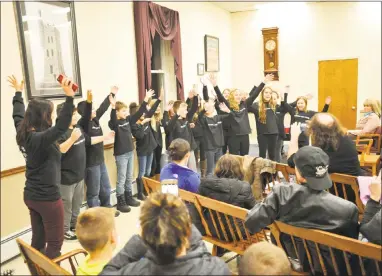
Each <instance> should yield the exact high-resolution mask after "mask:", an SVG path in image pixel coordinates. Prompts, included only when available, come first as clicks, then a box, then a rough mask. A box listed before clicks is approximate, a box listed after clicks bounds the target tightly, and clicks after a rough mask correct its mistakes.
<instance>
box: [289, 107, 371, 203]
mask: <svg viewBox="0 0 382 276" xmlns="http://www.w3.org/2000/svg"><path fill="white" fill-rule="evenodd" d="M298 129H299V127H298V125H293V126H292V130H291V131H292V132H293V133H291V135H292V136H294V137H291V145H290V148H289V152H288V165H289V166H290V167H292V168H294V167H295V166H294V161H293V157H294V152H296V151H297V149H298V148H301V147H302V146H305V145H301V143H300V142H297V141H296V136H297V135H298V134H297V133H298V131H296V130H298ZM296 134H297V135H296ZM306 134H307V135H308V136H310V138H311V144H312V146H315V147H319V148H321V149H322V150H323V151H324V152H325V153H326V154H328V155H329V160H330V161H329V173H342V174H347V175H353V176H360V175H368V174H367V172H366V171H364V170H362V169H361V167H360V163H359V160H358V152H357V148H356V146H355V143H354V141H352V140H351V139H350V138H349V137H348V136H347V135H346V131H345V129H344V128H343V127H342V125H341V123H340V122H339V121H338V119H337V118H336V117H334V116H333V115H332V114H330V113H318V114H316V115H314V117H313V118H312V121H311V122H310V124H309V127H308V128H307V131H306ZM298 139H299V138H298ZM296 145H298V147H296ZM345 188H346V194H347V198H348V200H349V201H351V202H353V203H355V194H354V192H353V189H352V188H351V187H350V186H346V187H345ZM332 189H333V191H332V192H333V193H334V188H332ZM338 195H339V196H340V197H344V196H343V190H342V188H339V189H338Z"/></svg>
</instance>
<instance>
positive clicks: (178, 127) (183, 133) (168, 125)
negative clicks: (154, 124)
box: [163, 90, 198, 172]
mask: <svg viewBox="0 0 382 276" xmlns="http://www.w3.org/2000/svg"><path fill="white" fill-rule="evenodd" d="M190 94H191V92H190ZM192 94H193V98H192V107H191V109H190V110H189V111H187V104H186V103H184V102H180V104H179V108H177V110H175V114H174V115H173V116H172V118H171V119H170V120H168V118H169V114H168V113H169V111H170V109H171V108H173V109H175V107H174V106H173V105H168V106H167V108H166V111H165V112H164V114H163V118H164V120H165V130H166V131H167V132H168V133H170V137H171V138H172V139H177V138H182V139H184V140H186V141H188V143H189V144H190V147H191V151H192V152H194V150H195V148H196V143H195V139H194V136H193V134H192V130H191V126H190V123H191V120H192V118H193V116H194V114H195V113H196V112H197V110H198V93H197V91H195V90H192ZM175 103H176V102H175ZM165 118H166V119H165ZM188 167H189V168H190V169H191V170H193V171H195V172H196V171H197V167H196V161H195V154H191V156H190V158H189V159H188Z"/></svg>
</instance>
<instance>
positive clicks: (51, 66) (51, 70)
mask: <svg viewBox="0 0 382 276" xmlns="http://www.w3.org/2000/svg"><path fill="white" fill-rule="evenodd" d="M49 66H50V73H51V74H53V65H49Z"/></svg>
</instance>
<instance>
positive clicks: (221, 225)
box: [215, 211, 229, 241]
mask: <svg viewBox="0 0 382 276" xmlns="http://www.w3.org/2000/svg"><path fill="white" fill-rule="evenodd" d="M215 213H216V214H217V216H218V221H219V229H221V230H222V231H223V235H224V238H225V240H226V241H229V238H228V235H227V232H226V230H225V226H224V223H223V220H222V218H221V216H220V212H218V211H215ZM219 229H216V230H219Z"/></svg>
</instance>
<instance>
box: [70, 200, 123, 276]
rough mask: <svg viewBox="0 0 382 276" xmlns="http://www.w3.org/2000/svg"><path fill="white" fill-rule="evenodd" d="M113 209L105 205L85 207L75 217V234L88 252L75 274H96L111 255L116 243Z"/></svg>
mask: <svg viewBox="0 0 382 276" xmlns="http://www.w3.org/2000/svg"><path fill="white" fill-rule="evenodd" d="M114 212H115V211H114V210H113V209H110V208H106V207H94V208H90V209H87V210H86V211H85V212H83V213H82V214H80V216H79V217H78V219H77V226H76V234H77V237H78V241H79V242H80V244H81V245H82V247H83V248H84V249H85V250H86V251H87V252H88V253H89V255H88V256H87V257H86V259H85V261H84V263H82V264H81V265H80V266H79V267H78V269H77V275H98V274H99V273H100V272H101V271H102V269H103V267H104V266H105V265H106V264H107V263H108V262H109V261H110V260H111V258H112V257H113V250H114V249H115V247H116V245H117V233H116V229H115V222H114Z"/></svg>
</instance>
